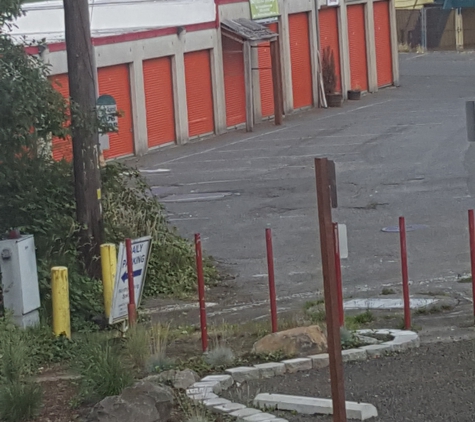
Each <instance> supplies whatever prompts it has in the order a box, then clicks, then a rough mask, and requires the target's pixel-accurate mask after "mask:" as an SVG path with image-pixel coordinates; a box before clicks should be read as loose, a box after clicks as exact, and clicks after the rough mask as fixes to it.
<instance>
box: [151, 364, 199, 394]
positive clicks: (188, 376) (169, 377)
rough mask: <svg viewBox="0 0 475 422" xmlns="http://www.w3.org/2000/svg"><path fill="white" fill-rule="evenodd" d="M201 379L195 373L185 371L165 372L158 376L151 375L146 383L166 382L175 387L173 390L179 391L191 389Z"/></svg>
mask: <svg viewBox="0 0 475 422" xmlns="http://www.w3.org/2000/svg"><path fill="white" fill-rule="evenodd" d="M199 380H200V377H199V376H198V374H197V373H196V372H195V371H192V370H191V369H185V370H183V371H176V370H174V369H171V370H170V371H164V372H161V373H159V374H157V375H150V376H148V377H147V378H145V379H144V381H150V382H159V383H160V382H165V383H169V384H171V385H173V388H176V389H178V390H186V389H188V388H190V387H191V386H192V385H193V384H194V383H195V382H197V381H199Z"/></svg>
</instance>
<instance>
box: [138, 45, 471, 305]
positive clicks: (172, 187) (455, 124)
mask: <svg viewBox="0 0 475 422" xmlns="http://www.w3.org/2000/svg"><path fill="white" fill-rule="evenodd" d="M400 65H401V66H400V67H401V87H399V88H394V87H391V88H386V89H382V90H380V91H379V92H377V93H375V94H368V95H366V96H364V97H363V98H362V99H361V100H360V101H354V102H348V103H346V104H345V105H344V106H343V107H342V108H341V109H328V110H309V111H305V112H301V113H297V114H294V115H291V116H288V117H287V118H286V119H285V121H284V125H283V126H281V127H276V126H273V125H272V124H271V123H270V122H268V123H263V124H261V125H258V126H257V127H256V130H255V132H253V133H250V134H249V133H245V132H243V131H237V132H231V133H228V134H225V135H223V136H218V137H214V138H211V139H207V140H202V141H199V142H195V143H191V144H188V145H186V146H179V147H174V148H169V149H164V150H159V151H155V152H153V153H150V154H148V155H147V156H145V157H142V158H139V159H134V160H131V163H133V164H135V165H137V166H138V167H139V168H140V169H143V170H146V173H144V174H146V176H147V178H148V180H149V181H150V183H151V184H152V186H153V187H154V192H155V193H156V194H157V195H158V196H159V197H160V199H161V200H162V201H163V203H164V205H165V206H166V209H167V211H168V213H169V218H170V221H171V222H172V224H174V225H176V226H177V227H178V229H179V231H180V233H182V234H183V235H184V236H186V237H188V238H190V239H191V238H192V236H193V233H196V232H199V233H201V234H202V237H203V239H204V242H203V243H204V248H205V249H206V251H207V252H208V253H209V254H211V255H212V256H213V257H214V258H215V259H216V260H217V262H218V263H219V264H220V266H221V268H223V270H224V271H226V272H228V273H230V274H232V275H233V276H234V280H233V281H232V283H231V285H232V287H233V292H234V293H233V294H234V301H235V302H237V301H241V302H246V301H256V300H260V299H264V298H266V297H267V294H268V293H267V287H266V284H267V278H266V274H267V267H266V259H265V237H264V229H265V228H267V227H271V228H272V229H273V235H274V252H275V266H276V282H277V292H278V295H279V296H280V297H284V298H288V301H289V303H293V302H295V301H299V300H300V301H301V300H305V299H306V298H308V297H312V296H314V295H315V292H316V291H317V290H318V289H321V287H322V278H321V267H320V251H319V244H318V242H319V241H318V233H317V213H316V194H315V176H314V169H313V159H314V157H329V158H331V159H333V160H335V162H336V165H337V182H338V194H339V208H338V209H337V210H336V211H335V212H334V217H335V220H338V221H339V222H340V223H345V224H347V226H348V242H349V258H348V260H345V261H343V279H344V288H345V296H347V297H348V296H374V295H378V294H379V293H380V292H381V289H382V287H383V286H393V287H394V288H395V289H396V291H397V290H398V289H399V284H400V263H399V245H398V235H397V234H394V233H385V232H383V231H382V230H381V229H383V228H385V227H388V226H394V225H397V221H398V217H399V216H400V215H404V216H405V217H406V220H407V223H408V224H417V225H420V226H419V229H418V230H415V231H413V232H410V233H409V234H408V250H409V266H410V268H409V274H410V278H411V281H413V285H412V287H411V289H412V292H413V293H424V292H426V293H427V292H428V291H431V290H433V289H442V290H444V291H451V292H456V293H457V294H460V295H462V296H467V295H468V294H469V287H470V286H469V285H467V284H460V283H457V282H456V279H457V278H458V275H459V274H463V273H465V272H467V271H468V270H469V268H470V267H469V251H468V233H467V215H466V213H467V209H469V208H472V207H474V206H475V201H474V199H473V197H472V195H473V193H474V191H475V146H472V147H470V148H469V144H468V142H467V139H466V132H465V101H466V100H468V99H473V97H474V96H475V85H474V84H473V76H474V74H475V54H471V53H463V54H460V53H455V52H447V53H430V54H426V55H415V54H402V55H401V56H400ZM159 169H166V170H169V171H168V172H163V173H162V172H158V173H156V172H154V171H156V170H159ZM190 195H191V196H190Z"/></svg>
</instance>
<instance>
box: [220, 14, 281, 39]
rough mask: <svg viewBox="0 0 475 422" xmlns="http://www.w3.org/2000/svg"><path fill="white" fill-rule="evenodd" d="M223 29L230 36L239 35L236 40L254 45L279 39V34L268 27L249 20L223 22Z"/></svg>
mask: <svg viewBox="0 0 475 422" xmlns="http://www.w3.org/2000/svg"><path fill="white" fill-rule="evenodd" d="M221 29H222V30H223V31H226V32H228V33H230V35H237V38H236V40H238V39H240V40H245V41H250V42H251V43H253V44H258V43H261V42H269V41H275V40H276V39H277V37H278V34H276V33H275V32H273V31H271V30H270V29H269V28H267V27H266V26H264V25H261V24H259V23H257V22H253V21H251V20H249V19H226V20H224V21H222V22H221Z"/></svg>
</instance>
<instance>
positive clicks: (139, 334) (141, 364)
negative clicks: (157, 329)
mask: <svg viewBox="0 0 475 422" xmlns="http://www.w3.org/2000/svg"><path fill="white" fill-rule="evenodd" d="M125 353H126V355H127V357H128V358H129V359H130V361H131V363H132V364H133V366H134V367H135V368H136V369H140V370H142V369H144V368H145V365H146V363H147V361H148V359H149V357H150V354H151V351H150V337H149V332H148V330H147V329H145V328H144V327H143V326H142V325H137V326H135V327H132V328H130V329H129V331H128V332H127V340H126V342H125Z"/></svg>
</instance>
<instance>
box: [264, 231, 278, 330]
mask: <svg viewBox="0 0 475 422" xmlns="http://www.w3.org/2000/svg"><path fill="white" fill-rule="evenodd" d="M266 247H267V269H268V274H269V297H270V315H271V323H272V332H273V333H276V332H277V331H278V324H277V299H276V294H275V275H274V252H273V250H272V230H271V229H266Z"/></svg>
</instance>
